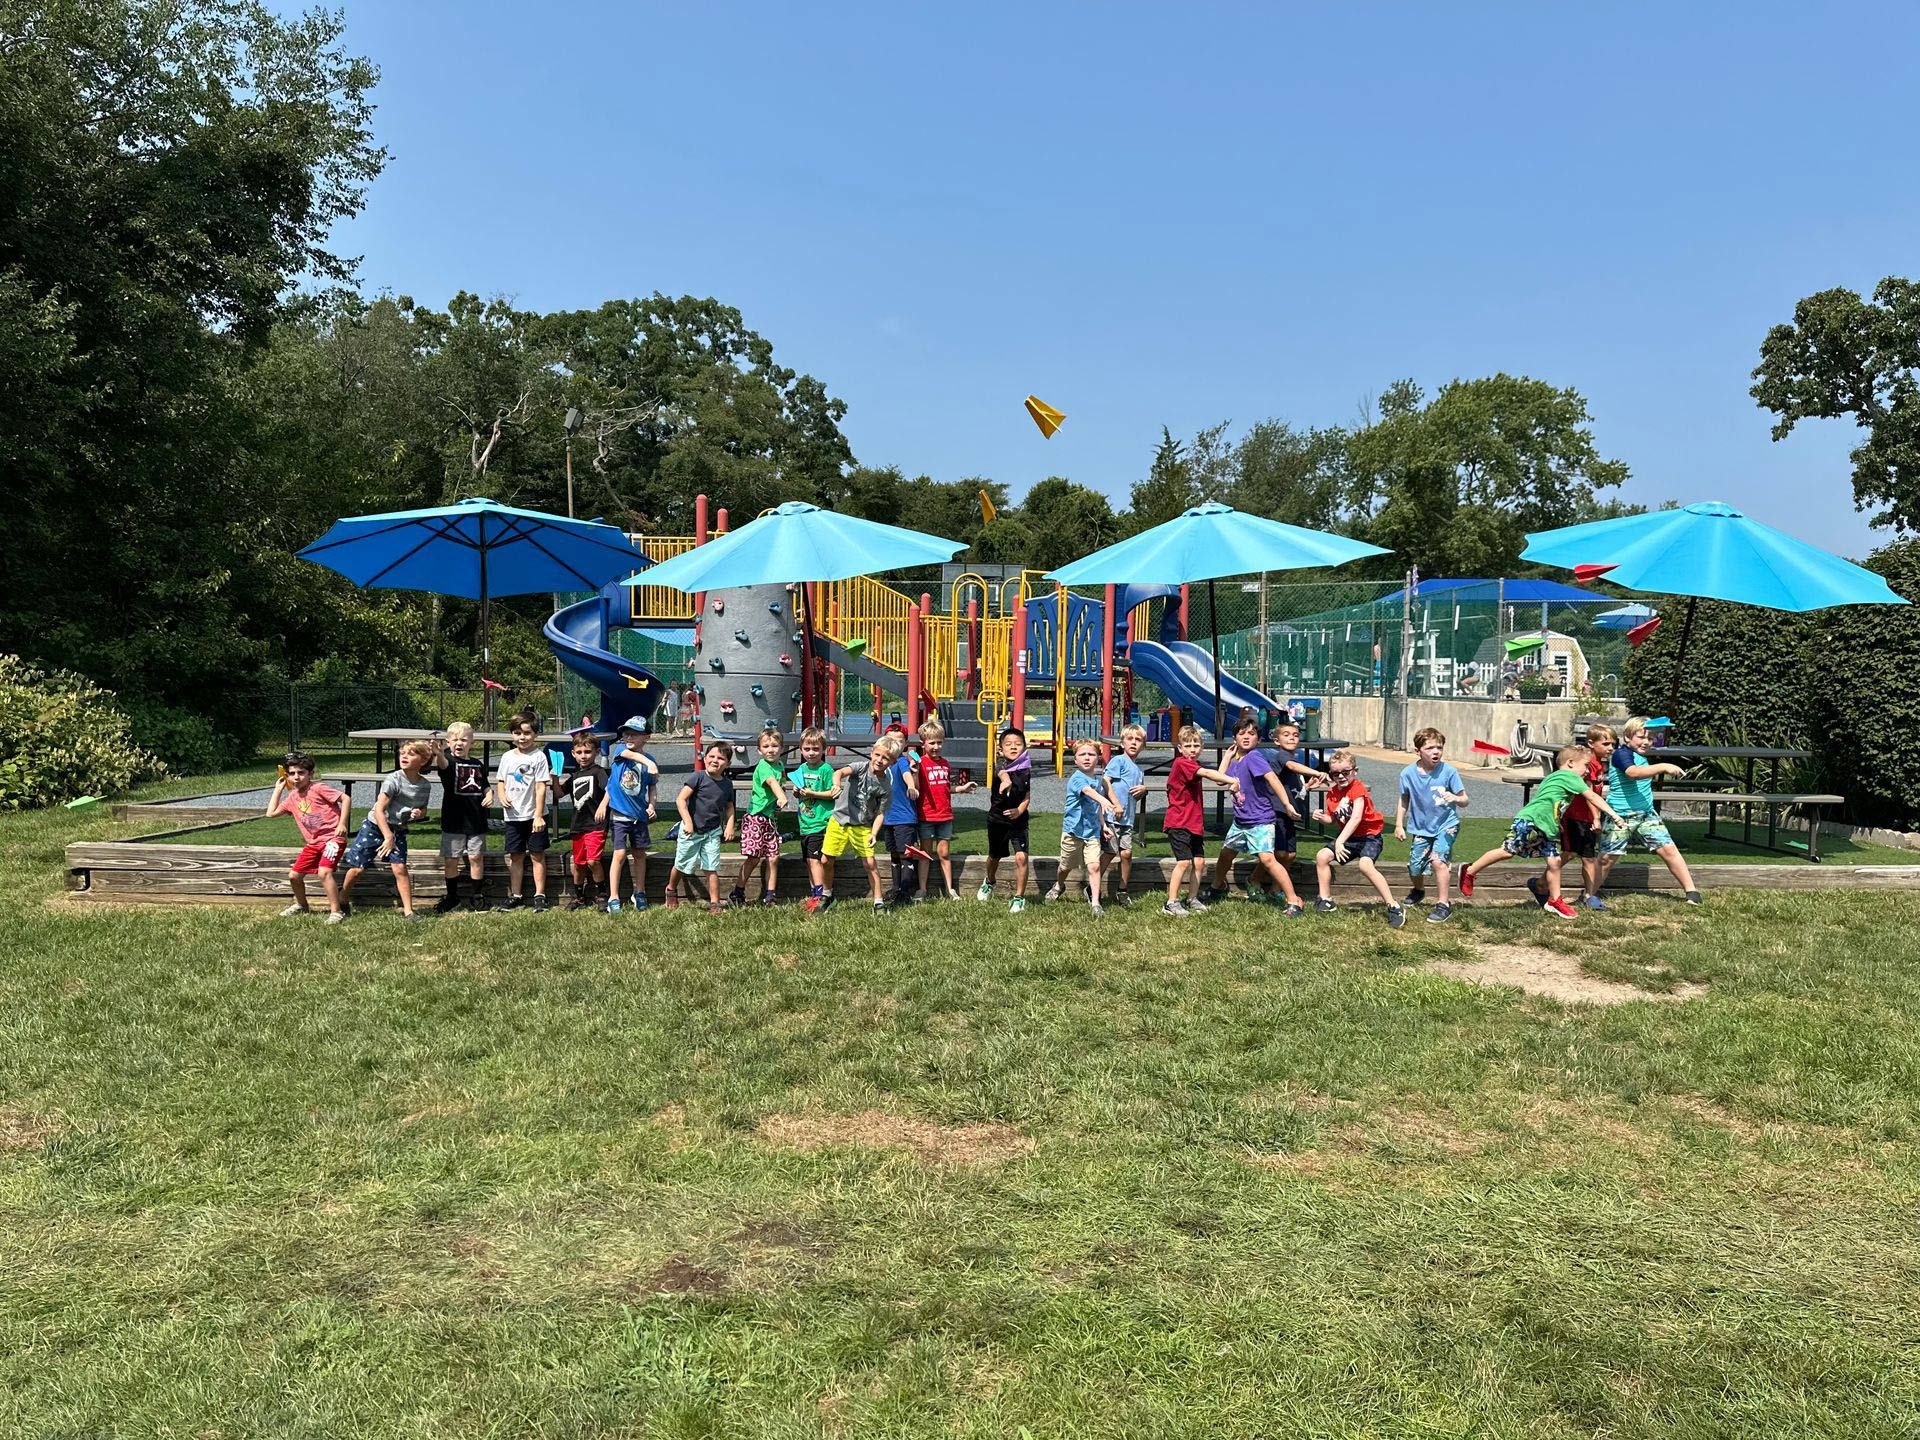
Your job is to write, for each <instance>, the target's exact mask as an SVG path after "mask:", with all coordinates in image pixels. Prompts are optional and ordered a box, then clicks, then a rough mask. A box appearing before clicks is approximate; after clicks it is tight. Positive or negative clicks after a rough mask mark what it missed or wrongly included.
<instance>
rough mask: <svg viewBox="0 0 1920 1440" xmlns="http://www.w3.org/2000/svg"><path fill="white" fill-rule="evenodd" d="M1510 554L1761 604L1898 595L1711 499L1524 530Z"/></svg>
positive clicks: (1871, 600) (1847, 564) (1814, 604)
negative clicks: (1523, 542)
mask: <svg viewBox="0 0 1920 1440" xmlns="http://www.w3.org/2000/svg"><path fill="white" fill-rule="evenodd" d="M1520 558H1521V559H1522V560H1533V561H1537V562H1538V563H1540V564H1542V565H1558V566H1561V567H1562V568H1565V569H1571V568H1572V567H1573V566H1575V565H1611V566H1612V567H1613V568H1612V569H1611V570H1609V571H1607V574H1606V578H1607V580H1608V581H1609V582H1610V583H1612V584H1615V585H1619V586H1623V587H1624V588H1626V589H1628V590H1645V591H1649V592H1652V593H1655V594H1660V595H1688V596H1693V597H1695V598H1698V599H1702V600H1733V601H1737V602H1739V603H1740V604H1743V605H1760V606H1764V607H1765V608H1767V609H1769V610H1824V609H1826V608H1828V607H1829V606H1832V605H1904V604H1906V603H1907V602H1906V601H1905V600H1903V599H1901V598H1900V596H1898V595H1896V594H1895V593H1894V592H1893V590H1892V588H1891V587H1890V586H1888V584H1887V582H1886V581H1885V580H1884V579H1883V578H1881V577H1880V576H1878V575H1876V574H1874V573H1873V572H1872V571H1871V570H1867V569H1864V568H1863V567H1861V566H1859V565H1855V564H1854V563H1853V562H1852V561H1850V560H1842V559H1841V558H1840V557H1839V556H1837V555H1829V554H1828V553H1827V552H1826V551H1824V550H1821V549H1818V548H1816V547H1815V546H1812V545H1809V544H1807V543H1806V542H1805V541H1804V540H1796V539H1794V538H1793V537H1792V536H1791V535H1788V534H1785V533H1783V532H1782V531H1779V530H1775V529H1774V528H1773V527H1772V526H1771V525H1762V524H1761V523H1760V522H1759V521H1758V520H1750V519H1748V518H1747V517H1746V516H1745V515H1742V514H1741V513H1740V512H1739V511H1738V510H1736V509H1735V508H1734V507H1733V506H1731V505H1723V504H1721V503H1720V502H1719V501H1717V500H1708V501H1703V502H1701V503H1700V504H1698V505H1688V506H1685V507H1683V508H1681V509H1678V510H1654V511H1650V512H1648V513H1647V514H1645V515H1623V516H1621V517H1620V518H1619V519H1617V520H1593V521H1589V522H1588V523H1587V524H1585V525H1569V526H1567V527H1565V528H1564V529H1560V530H1542V531H1539V532H1537V533H1535V534H1532V535H1529V536H1527V548H1526V549H1525V551H1523V552H1522V553H1521V556H1520Z"/></svg>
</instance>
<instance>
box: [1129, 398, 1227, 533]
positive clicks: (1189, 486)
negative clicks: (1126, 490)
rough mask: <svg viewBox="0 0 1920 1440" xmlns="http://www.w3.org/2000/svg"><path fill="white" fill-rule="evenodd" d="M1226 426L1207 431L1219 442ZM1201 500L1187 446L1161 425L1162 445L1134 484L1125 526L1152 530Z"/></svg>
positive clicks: (1136, 530) (1131, 528)
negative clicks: (1141, 478) (1142, 478)
mask: <svg viewBox="0 0 1920 1440" xmlns="http://www.w3.org/2000/svg"><path fill="white" fill-rule="evenodd" d="M1225 428H1226V427H1225V426H1224V425H1221V426H1219V427H1217V428H1216V429H1215V430H1213V431H1210V432H1206V434H1207V435H1208V436H1211V437H1212V438H1213V439H1214V440H1216V441H1217V440H1218V438H1219V435H1220V432H1221V431H1222V430H1224V429H1225ZM1203 438H1205V437H1204V436H1203ZM1198 499H1199V485H1198V484H1197V483H1196V480H1195V477H1194V472H1193V466H1192V465H1191V464H1190V463H1189V461H1188V458H1187V446H1186V445H1185V444H1184V443H1183V442H1181V441H1179V440H1176V439H1174V438H1173V432H1172V431H1171V430H1169V429H1167V427H1166V426H1164V425H1162V426H1161V427H1160V444H1159V445H1158V446H1157V447H1155V449H1154V452H1153V464H1152V465H1151V466H1150V467H1149V468H1148V470H1147V476H1146V479H1144V480H1140V481H1136V482H1135V484H1134V487H1133V494H1132V497H1131V502H1130V503H1129V505H1128V507H1127V508H1128V514H1127V516H1126V518H1125V521H1124V528H1125V529H1127V530H1129V531H1132V532H1134V533H1138V532H1139V531H1142V530H1151V529H1152V528H1153V527H1154V526H1156V525H1159V524H1163V523H1164V522H1166V521H1168V520H1171V519H1173V518H1174V517H1175V516H1176V515H1180V514H1183V513H1184V512H1185V511H1186V510H1187V509H1189V508H1190V507H1191V506H1192V505H1194V504H1195V503H1196V501H1197V500H1198Z"/></svg>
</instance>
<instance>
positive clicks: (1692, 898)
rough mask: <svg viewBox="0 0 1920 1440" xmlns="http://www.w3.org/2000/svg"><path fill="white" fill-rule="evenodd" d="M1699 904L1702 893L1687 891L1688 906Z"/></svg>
mask: <svg viewBox="0 0 1920 1440" xmlns="http://www.w3.org/2000/svg"><path fill="white" fill-rule="evenodd" d="M1699 903H1700V892H1699V891H1698V890H1689V891H1687V904H1689V905H1698V904H1699Z"/></svg>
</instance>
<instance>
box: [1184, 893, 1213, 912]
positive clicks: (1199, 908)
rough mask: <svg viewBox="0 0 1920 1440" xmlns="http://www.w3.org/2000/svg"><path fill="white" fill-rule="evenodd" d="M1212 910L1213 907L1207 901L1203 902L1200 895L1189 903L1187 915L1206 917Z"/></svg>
mask: <svg viewBox="0 0 1920 1440" xmlns="http://www.w3.org/2000/svg"><path fill="white" fill-rule="evenodd" d="M1212 908H1213V907H1212V906H1211V905H1209V904H1207V903H1206V901H1204V900H1202V899H1201V898H1200V897H1199V896H1198V895H1196V896H1194V897H1193V899H1191V900H1189V901H1187V914H1189V915H1204V914H1206V913H1207V911H1209V910H1211V909H1212Z"/></svg>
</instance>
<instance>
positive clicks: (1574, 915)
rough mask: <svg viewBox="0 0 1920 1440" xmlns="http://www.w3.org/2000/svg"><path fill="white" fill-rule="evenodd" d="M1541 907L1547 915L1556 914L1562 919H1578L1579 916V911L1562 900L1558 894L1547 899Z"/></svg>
mask: <svg viewBox="0 0 1920 1440" xmlns="http://www.w3.org/2000/svg"><path fill="white" fill-rule="evenodd" d="M1541 908H1542V909H1544V910H1545V911H1546V912H1547V913H1548V914H1549V915H1557V916H1559V917H1560V918H1561V919H1562V920H1578V919H1579V918H1580V912H1579V911H1578V910H1576V909H1574V908H1573V907H1572V906H1571V905H1569V904H1567V902H1566V901H1564V900H1562V899H1561V898H1560V897H1559V896H1558V895H1556V896H1554V897H1553V899H1551V900H1549V901H1547V903H1546V904H1545V905H1544V906H1542V907H1541Z"/></svg>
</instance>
